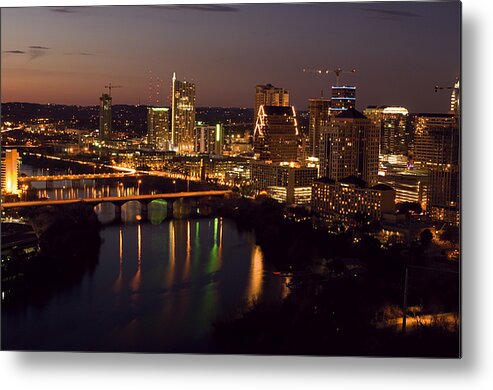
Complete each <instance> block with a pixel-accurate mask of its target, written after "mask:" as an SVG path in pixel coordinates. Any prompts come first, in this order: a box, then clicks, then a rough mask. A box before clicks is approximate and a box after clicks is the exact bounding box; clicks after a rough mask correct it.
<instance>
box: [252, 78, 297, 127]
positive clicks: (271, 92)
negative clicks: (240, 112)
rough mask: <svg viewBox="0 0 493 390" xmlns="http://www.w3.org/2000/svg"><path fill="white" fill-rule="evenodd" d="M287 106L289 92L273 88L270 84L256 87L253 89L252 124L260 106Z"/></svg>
mask: <svg viewBox="0 0 493 390" xmlns="http://www.w3.org/2000/svg"><path fill="white" fill-rule="evenodd" d="M262 105H264V106H276V107H286V106H289V92H288V91H287V90H285V89H283V88H279V87H274V86H273V85H272V84H267V85H257V86H256V87H255V108H254V110H255V111H254V112H253V116H254V119H253V120H254V123H255V121H256V119H257V115H258V110H259V108H260V106H262Z"/></svg>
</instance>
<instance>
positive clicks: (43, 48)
mask: <svg viewBox="0 0 493 390" xmlns="http://www.w3.org/2000/svg"><path fill="white" fill-rule="evenodd" d="M29 49H39V50H50V48H49V47H46V46H29Z"/></svg>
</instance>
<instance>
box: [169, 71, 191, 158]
mask: <svg viewBox="0 0 493 390" xmlns="http://www.w3.org/2000/svg"><path fill="white" fill-rule="evenodd" d="M171 111H172V112H171V115H172V116H171V143H172V145H173V149H174V150H176V151H177V152H178V153H182V154H188V153H193V151H194V140H193V130H194V127H195V84H193V83H190V82H188V81H180V80H177V79H176V74H175V73H173V78H172V96H171Z"/></svg>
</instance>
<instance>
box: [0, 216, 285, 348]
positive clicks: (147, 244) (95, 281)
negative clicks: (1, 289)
mask: <svg viewBox="0 0 493 390" xmlns="http://www.w3.org/2000/svg"><path fill="white" fill-rule="evenodd" d="M101 238H102V240H103V243H102V245H101V248H100V253H99V262H98V265H97V267H96V269H95V270H94V272H93V273H92V274H90V275H89V274H87V275H85V276H84V278H83V280H82V282H80V283H79V284H77V285H76V286H72V287H71V288H70V289H67V290H63V291H61V292H57V293H56V294H53V295H52V296H51V298H50V299H49V300H48V301H47V302H44V303H43V304H34V303H28V304H26V303H23V304H18V305H16V306H15V305H13V306H9V307H8V308H3V313H2V344H3V348H4V349H24V350H25V349H29V350H73V351H133V352H139V351H147V352H217V349H216V347H215V345H214V340H213V338H212V337H211V331H212V326H213V324H214V322H215V321H217V320H218V319H228V318H229V319H231V318H234V317H235V316H238V315H239V314H240V313H241V312H243V311H245V310H247V309H248V308H249V307H250V306H251V305H252V303H253V302H254V301H260V302H264V301H268V302H278V301H279V300H280V299H281V298H283V297H285V296H286V295H287V294H288V293H289V292H288V289H287V288H286V287H285V285H284V283H283V280H282V279H281V278H280V277H279V276H276V275H273V274H272V269H271V267H270V266H269V264H267V263H265V262H264V259H263V254H262V251H261V249H260V247H259V246H257V245H256V244H255V240H254V236H253V234H252V233H249V232H240V231H238V229H237V227H236V224H235V223H234V222H233V221H231V220H227V219H222V218H203V219H175V220H170V219H166V220H164V221H163V222H162V223H159V224H152V223H150V222H143V223H123V222H122V223H121V224H120V223H118V224H110V225H107V226H105V227H104V228H103V230H102V231H101Z"/></svg>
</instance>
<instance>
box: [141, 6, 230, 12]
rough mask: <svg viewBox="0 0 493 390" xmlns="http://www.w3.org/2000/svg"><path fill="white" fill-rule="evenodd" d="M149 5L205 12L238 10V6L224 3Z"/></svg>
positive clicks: (174, 9)
mask: <svg viewBox="0 0 493 390" xmlns="http://www.w3.org/2000/svg"><path fill="white" fill-rule="evenodd" d="M149 7H153V8H159V9H168V10H173V11H205V12H237V11H238V8H235V7H231V6H230V5H223V4H203V5H201V4H190V5H169V6H168V5H151V6H149Z"/></svg>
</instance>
